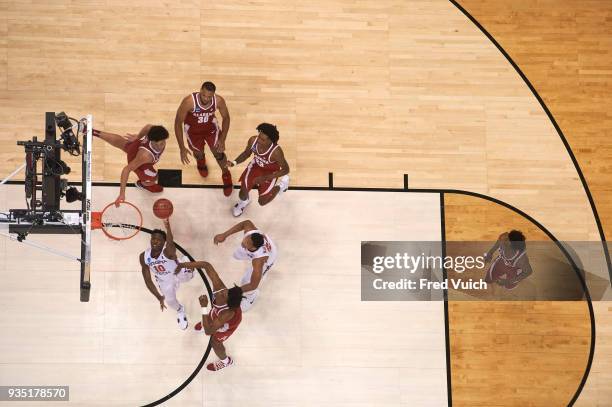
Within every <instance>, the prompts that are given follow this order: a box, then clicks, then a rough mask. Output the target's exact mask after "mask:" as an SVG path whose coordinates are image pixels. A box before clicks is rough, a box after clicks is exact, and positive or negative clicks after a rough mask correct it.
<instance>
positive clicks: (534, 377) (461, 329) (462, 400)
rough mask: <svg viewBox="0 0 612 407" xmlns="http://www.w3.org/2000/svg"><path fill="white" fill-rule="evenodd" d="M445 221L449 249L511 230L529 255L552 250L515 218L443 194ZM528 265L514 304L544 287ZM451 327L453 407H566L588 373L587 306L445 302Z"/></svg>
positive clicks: (580, 303)
mask: <svg viewBox="0 0 612 407" xmlns="http://www.w3.org/2000/svg"><path fill="white" fill-rule="evenodd" d="M444 213H445V225H446V239H447V241H449V242H452V241H459V242H461V241H464V242H469V241H495V240H496V239H497V236H499V234H500V233H503V232H507V231H508V230H509V227H510V228H513V229H514V228H515V229H518V230H521V231H522V232H523V233H524V234H525V236H526V238H527V244H528V246H527V247H528V252H529V253H531V251H530V249H529V248H530V246H531V248H533V245H535V244H536V243H535V242H543V241H549V242H550V240H549V239H548V237H547V236H546V235H545V234H544V233H543V232H542V231H541V230H539V229H538V228H537V227H535V226H534V225H533V224H532V223H531V222H529V221H527V220H526V219H524V218H523V217H521V216H520V215H518V214H516V213H514V212H512V211H510V210H509V209H507V208H504V207H501V206H499V205H497V204H495V203H492V202H487V201H483V200H482V199H479V198H475V197H471V196H461V195H454V194H445V211H444ZM510 225H511V226H510ZM534 257H535V256H534ZM531 264H532V267H533V268H534V274H533V275H532V276H530V277H529V278H527V279H526V280H525V281H524V282H522V283H521V284H520V285H519V286H518V287H517V288H516V289H515V290H512V293H513V294H514V295H517V294H516V292H515V291H516V290H522V289H523V292H522V293H519V294H518V295H519V297H517V298H525V297H526V291H525V289H527V290H529V289H530V288H534V289H537V290H540V291H542V290H543V289H544V287H545V286H546V285H547V281H546V280H545V279H544V278H542V277H540V276H539V274H542V271H543V270H542V269H539V268H538V266H537V259H535V258H532V259H531ZM571 277H572V276H569V278H571ZM534 281H535V282H534ZM572 281H573V284H574V285H576V286H578V279H576V278H574V279H573V280H572ZM532 286H533V287H532ZM576 288H578V289H579V287H576ZM579 291H581V290H580V289H579ZM452 294H453V293H450V294H449V296H450V298H452ZM496 294H498V295H499V294H500V293H496ZM501 294H505V293H501ZM520 295H522V297H521V296H520ZM501 298H503V297H501ZM544 298H545V297H544ZM449 327H450V355H451V372H452V383H453V405H455V406H494V405H495V406H526V405H531V406H553V405H554V406H562V405H566V404H567V403H568V402H569V400H571V398H572V397H573V396H574V393H575V392H576V389H577V388H578V386H579V384H580V381H581V380H582V377H583V375H584V372H585V370H586V368H587V363H588V360H589V351H590V346H591V336H590V327H591V319H590V317H589V310H588V306H587V303H586V301H545V300H540V301H516V300H514V301H512V300H506V301H499V300H497V301H496V300H494V299H489V300H488V301H450V302H449ZM551 388H554V389H555V391H554V392H551V391H550V389H551ZM602 400H603V399H602Z"/></svg>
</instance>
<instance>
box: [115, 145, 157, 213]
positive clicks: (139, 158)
mask: <svg viewBox="0 0 612 407" xmlns="http://www.w3.org/2000/svg"><path fill="white" fill-rule="evenodd" d="M152 162H153V157H151V154H150V153H149V152H147V151H146V150H144V149H140V150H139V151H138V153H137V154H136V157H135V158H134V159H133V160H132V161H130V162H129V163H128V165H126V166H125V167H123V170H122V171H121V181H120V182H121V185H120V186H119V196H118V197H117V199H115V206H119V203H121V202H123V201H125V188H126V186H127V182H128V179H129V177H130V172H131V171H134V170H136V169H137V168H138V167H140V166H141V165H144V164H150V163H152Z"/></svg>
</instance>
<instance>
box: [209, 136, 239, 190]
mask: <svg viewBox="0 0 612 407" xmlns="http://www.w3.org/2000/svg"><path fill="white" fill-rule="evenodd" d="M219 134H220V130H219V127H218V126H215V130H214V131H213V132H212V133H211V134H209V135H208V136H207V137H206V143H207V144H208V147H209V148H210V151H211V152H212V154H213V156H214V157H215V160H217V164H219V168H221V180H222V182H223V195H225V196H230V195H231V194H232V191H233V190H234V188H233V186H234V185H233V183H232V174H231V173H230V172H229V170H228V169H227V167H226V163H227V156H226V155H225V153H224V152H220V151H217V149H216V148H215V146H216V145H217V142H218V141H219Z"/></svg>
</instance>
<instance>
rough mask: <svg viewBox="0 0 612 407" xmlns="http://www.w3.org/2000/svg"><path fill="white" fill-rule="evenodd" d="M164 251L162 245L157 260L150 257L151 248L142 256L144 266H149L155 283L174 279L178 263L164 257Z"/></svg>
mask: <svg viewBox="0 0 612 407" xmlns="http://www.w3.org/2000/svg"><path fill="white" fill-rule="evenodd" d="M165 249H166V246H165V245H164V248H163V249H162V251H161V254H160V255H159V257H157V258H155V257H151V248H148V249H147V250H146V251H145V254H144V261H145V264H146V265H147V266H149V270H150V271H151V274H153V276H155V281H166V280H169V279H171V278H173V277H174V271H175V270H176V265H177V264H178V263H177V261H176V260H172V259H169V258H167V257H166V256H165V255H164V250H165Z"/></svg>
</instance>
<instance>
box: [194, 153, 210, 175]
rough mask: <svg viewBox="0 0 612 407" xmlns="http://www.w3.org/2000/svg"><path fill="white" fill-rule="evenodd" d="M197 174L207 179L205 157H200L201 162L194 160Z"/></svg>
mask: <svg viewBox="0 0 612 407" xmlns="http://www.w3.org/2000/svg"><path fill="white" fill-rule="evenodd" d="M196 164H197V167H198V172H199V173H200V176H201V177H202V178H206V177H208V166H206V157H205V156H204V155H202V159H201V160H196Z"/></svg>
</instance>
